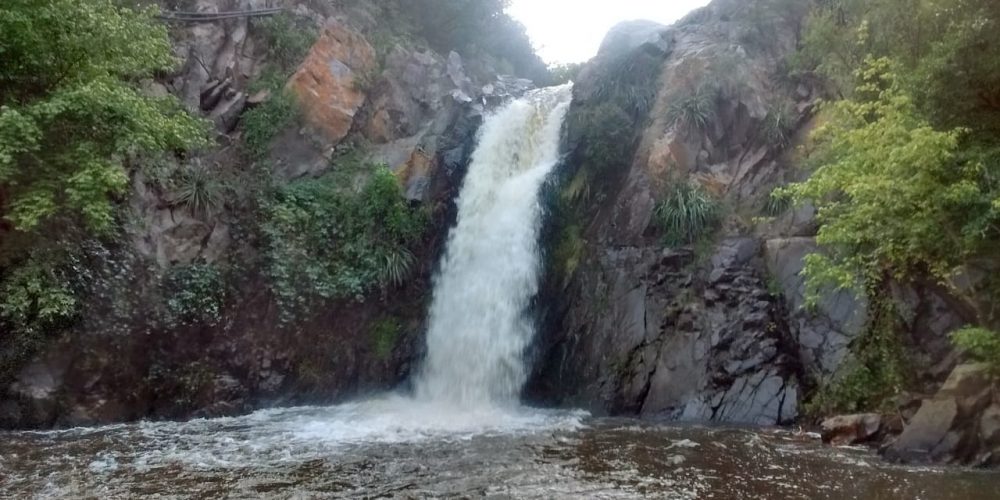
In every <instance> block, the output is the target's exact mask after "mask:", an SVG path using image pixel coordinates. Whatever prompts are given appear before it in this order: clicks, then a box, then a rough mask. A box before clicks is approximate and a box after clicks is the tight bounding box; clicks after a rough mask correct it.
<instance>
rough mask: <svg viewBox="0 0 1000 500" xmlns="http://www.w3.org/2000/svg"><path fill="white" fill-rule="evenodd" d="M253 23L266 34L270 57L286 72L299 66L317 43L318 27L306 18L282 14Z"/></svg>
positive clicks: (265, 41)
mask: <svg viewBox="0 0 1000 500" xmlns="http://www.w3.org/2000/svg"><path fill="white" fill-rule="evenodd" d="M252 23H253V27H254V28H256V29H260V30H261V31H262V32H263V33H264V43H265V45H266V46H267V52H268V55H269V56H271V59H272V60H274V61H275V62H277V63H278V65H280V66H281V67H282V68H283V69H285V70H291V69H292V68H294V67H295V66H296V65H298V63H299V62H300V61H302V59H303V58H305V56H306V53H308V52H309V49H310V47H312V45H313V42H315V41H316V27H315V26H314V25H313V23H312V22H311V21H310V20H309V19H308V18H305V17H298V16H294V15H292V14H288V13H286V12H282V13H281V14H278V15H276V16H270V17H261V18H254V19H253V21H252Z"/></svg>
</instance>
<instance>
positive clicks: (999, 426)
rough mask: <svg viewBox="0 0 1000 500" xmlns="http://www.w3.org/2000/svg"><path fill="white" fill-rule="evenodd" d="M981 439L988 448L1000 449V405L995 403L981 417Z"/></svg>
mask: <svg viewBox="0 0 1000 500" xmlns="http://www.w3.org/2000/svg"><path fill="white" fill-rule="evenodd" d="M979 439H981V440H982V442H983V443H984V444H985V445H987V446H990V447H993V448H995V449H1000V403H994V404H993V405H992V406H990V407H989V408H987V409H986V411H984V412H983V416H982V417H980V419H979Z"/></svg>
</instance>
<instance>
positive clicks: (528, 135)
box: [416, 85, 572, 409]
mask: <svg viewBox="0 0 1000 500" xmlns="http://www.w3.org/2000/svg"><path fill="white" fill-rule="evenodd" d="M571 94H572V92H571V86H570V85H564V86H560V87H552V88H546V89H540V90H536V91H533V92H531V93H529V94H527V95H526V96H524V97H522V98H520V99H517V100H515V101H513V102H511V103H510V104H508V105H507V106H506V107H504V108H503V109H501V110H500V111H498V112H497V113H496V114H494V115H492V116H490V117H488V118H487V119H486V122H485V123H484V124H483V128H482V129H481V131H480V135H479V144H478V147H477V148H476V151H475V153H473V156H472V162H471V164H470V166H469V171H468V173H467V174H466V178H465V182H464V184H463V186H462V190H461V193H460V194H459V198H458V201H457V204H458V223H457V225H456V226H455V227H454V228H453V229H452V231H451V235H450V236H449V240H448V245H447V249H446V251H445V255H444V259H443V260H442V262H441V269H440V271H439V274H438V276H437V277H436V279H435V284H434V297H433V302H432V304H431V308H430V316H429V327H428V332H427V358H426V360H425V362H424V365H423V367H422V371H421V372H420V373H419V375H418V376H417V379H416V398H417V399H418V400H420V401H425V402H435V403H440V404H444V405H448V406H451V407H458V408H468V409H482V408H485V407H491V406H511V405H515V404H516V403H517V400H518V396H519V393H520V390H521V387H522V385H523V384H524V382H525V379H526V377H527V371H526V368H525V366H524V360H523V356H524V351H525V348H526V347H527V346H528V344H529V342H531V338H532V336H533V333H534V326H533V324H532V322H531V320H530V319H529V318H527V317H526V315H525V309H526V307H527V306H528V301H529V300H531V298H532V296H534V295H535V293H536V292H537V290H538V274H539V249H538V233H539V228H540V225H541V206H540V202H539V192H540V189H541V185H542V182H543V181H544V180H545V177H546V176H547V175H548V173H549V172H550V171H551V170H552V168H553V167H554V166H555V164H556V162H557V161H558V159H559V134H560V129H561V128H562V123H563V118H564V117H565V115H566V111H567V109H568V108H569V103H570V99H571Z"/></svg>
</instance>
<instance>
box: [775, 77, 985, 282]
mask: <svg viewBox="0 0 1000 500" xmlns="http://www.w3.org/2000/svg"><path fill="white" fill-rule="evenodd" d="M858 78H859V84H858V86H857V88H856V92H855V96H856V97H855V98H854V99H850V100H844V101H840V102H837V103H834V104H832V105H830V106H828V107H826V108H825V110H824V118H825V123H824V124H823V125H822V126H821V127H819V128H818V129H817V130H816V133H815V135H814V138H815V140H816V142H817V153H816V155H815V157H814V158H813V160H814V161H815V162H816V163H817V164H818V165H819V166H818V168H816V170H815V172H814V173H813V175H812V176H811V177H810V178H809V179H808V180H807V181H805V182H803V183H800V184H794V185H792V186H790V187H789V191H790V192H791V193H792V194H793V195H794V196H795V198H796V199H798V200H806V199H808V200H812V201H813V203H814V204H815V205H816V207H817V210H818V217H819V220H820V222H821V223H822V226H821V228H820V230H819V234H818V235H817V241H818V242H819V243H820V244H822V245H824V246H825V247H827V248H828V249H829V254H828V255H813V256H810V258H809V259H807V263H806V268H805V273H806V275H807V276H808V277H809V278H810V282H825V283H826V284H833V285H836V286H839V287H853V286H856V285H858V284H860V283H862V282H863V281H864V280H865V279H866V278H867V277H868V276H871V275H873V274H874V275H876V276H877V275H879V273H881V272H882V270H884V269H888V270H889V271H890V272H891V273H892V274H893V276H895V277H896V278H898V279H909V278H913V277H916V276H920V275H923V274H925V273H929V274H930V275H931V276H932V277H934V278H936V279H938V280H940V281H942V282H948V281H949V280H950V279H952V277H953V274H954V270H955V269H956V268H957V267H959V266H961V265H963V264H964V263H967V262H968V261H969V260H970V259H972V258H974V257H977V256H979V255H984V254H989V253H990V252H991V249H993V248H996V247H995V245H996V243H997V241H998V232H997V222H998V220H1000V219H997V216H998V212H997V211H996V209H995V207H994V205H993V202H994V200H996V199H997V192H996V191H995V186H991V185H990V184H989V183H988V182H984V181H985V179H986V177H984V175H983V174H984V171H985V169H986V168H987V167H986V166H985V165H984V164H983V163H981V161H980V160H979V159H975V158H973V159H970V158H966V157H963V155H960V154H959V149H958V148H959V141H960V139H961V137H962V135H963V131H962V130H949V131H944V132H940V131H936V130H934V129H933V128H931V126H930V124H928V123H927V121H926V120H924V119H923V118H921V117H920V116H919V115H918V114H917V113H916V112H915V109H914V107H913V103H912V100H911V98H910V97H909V96H908V95H907V94H906V93H905V92H904V91H903V89H902V88H901V87H900V84H899V79H898V78H897V77H896V74H895V69H894V67H893V66H892V64H891V63H890V62H889V61H887V60H885V59H879V60H869V61H868V63H867V64H866V66H865V67H864V68H862V69H861V70H859V72H858ZM814 289H815V287H814Z"/></svg>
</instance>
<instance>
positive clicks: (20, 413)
mask: <svg viewBox="0 0 1000 500" xmlns="http://www.w3.org/2000/svg"><path fill="white" fill-rule="evenodd" d="M64 374H65V367H64V366H63V365H62V364H61V363H49V362H46V361H41V360H40V361H35V362H32V363H30V364H28V365H27V366H25V367H24V368H23V369H21V371H20V372H19V373H18V374H17V376H16V377H15V379H14V382H13V383H11V384H10V386H9V387H8V388H7V393H8V394H9V395H10V397H11V398H12V399H11V401H12V403H14V404H9V405H7V406H6V407H5V408H4V410H5V411H4V413H6V414H7V418H8V419H12V420H13V419H16V420H17V421H20V422H24V421H27V422H30V423H31V425H46V424H48V423H51V422H52V421H53V420H54V419H55V418H56V417H57V411H58V406H59V400H58V397H59V394H60V390H61V389H62V388H63V387H62V386H63V375H64Z"/></svg>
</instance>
